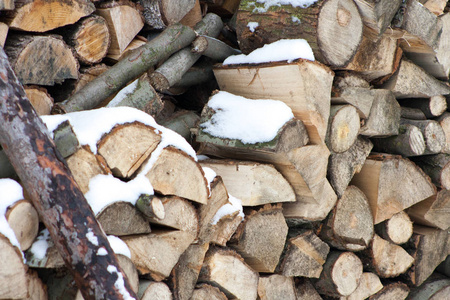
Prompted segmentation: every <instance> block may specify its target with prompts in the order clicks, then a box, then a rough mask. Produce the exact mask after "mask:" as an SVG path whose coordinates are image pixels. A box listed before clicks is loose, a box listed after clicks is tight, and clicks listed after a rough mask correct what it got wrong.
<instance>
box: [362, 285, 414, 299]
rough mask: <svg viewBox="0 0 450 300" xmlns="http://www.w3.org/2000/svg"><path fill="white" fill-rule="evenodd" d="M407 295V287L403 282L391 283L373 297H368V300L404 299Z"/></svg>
mask: <svg viewBox="0 0 450 300" xmlns="http://www.w3.org/2000/svg"><path fill="white" fill-rule="evenodd" d="M408 295H409V287H408V286H407V285H406V284H405V283H403V282H392V283H388V284H385V285H384V287H383V288H382V289H381V290H380V291H379V292H378V293H376V294H375V295H372V296H371V297H370V300H391V299H399V300H403V299H406V297H408Z"/></svg>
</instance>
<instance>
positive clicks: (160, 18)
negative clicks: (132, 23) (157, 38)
mask: <svg viewBox="0 0 450 300" xmlns="http://www.w3.org/2000/svg"><path fill="white" fill-rule="evenodd" d="M139 4H140V5H141V6H142V7H143V15H144V19H145V24H147V25H149V26H150V27H151V28H153V29H164V28H166V27H167V26H170V25H173V24H175V23H178V22H180V21H181V20H182V19H183V17H185V16H186V14H187V13H188V12H189V11H190V10H191V9H193V8H194V6H195V0H183V1H176V0H175V1H174V0H156V1H155V0H139Z"/></svg>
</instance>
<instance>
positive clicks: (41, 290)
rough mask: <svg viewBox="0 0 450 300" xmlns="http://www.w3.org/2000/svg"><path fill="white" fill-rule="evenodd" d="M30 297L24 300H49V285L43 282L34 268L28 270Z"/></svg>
mask: <svg viewBox="0 0 450 300" xmlns="http://www.w3.org/2000/svg"><path fill="white" fill-rule="evenodd" d="M27 277H28V297H26V298H22V299H23V300H47V299H48V292H47V286H46V285H45V284H44V283H43V282H42V280H41V278H40V277H39V276H38V273H37V272H36V271H34V270H28V272H27Z"/></svg>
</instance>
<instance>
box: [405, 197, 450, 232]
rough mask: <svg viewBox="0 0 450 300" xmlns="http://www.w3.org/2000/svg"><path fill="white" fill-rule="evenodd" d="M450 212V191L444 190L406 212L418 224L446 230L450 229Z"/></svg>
mask: <svg viewBox="0 0 450 300" xmlns="http://www.w3.org/2000/svg"><path fill="white" fill-rule="evenodd" d="M449 210H450V191H449V190H446V189H442V190H440V191H438V192H437V194H436V195H434V196H431V197H429V198H427V199H425V200H423V201H421V202H419V203H417V204H415V205H413V206H411V207H410V208H408V209H407V210H406V212H407V213H408V215H409V216H410V217H411V219H412V220H413V221H414V222H415V223H416V224H421V225H425V226H430V227H436V228H440V229H442V230H446V229H448V228H449V227H450V220H449V218H448V213H449Z"/></svg>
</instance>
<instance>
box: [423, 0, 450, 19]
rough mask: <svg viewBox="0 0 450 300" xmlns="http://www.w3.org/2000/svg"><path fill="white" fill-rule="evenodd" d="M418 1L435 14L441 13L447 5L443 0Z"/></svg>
mask: <svg viewBox="0 0 450 300" xmlns="http://www.w3.org/2000/svg"><path fill="white" fill-rule="evenodd" d="M419 2H420V3H422V4H423V6H425V7H426V8H428V10H429V11H431V12H432V13H433V14H435V15H436V16H439V15H442V14H443V13H444V10H445V6H446V5H447V1H445V0H419Z"/></svg>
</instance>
